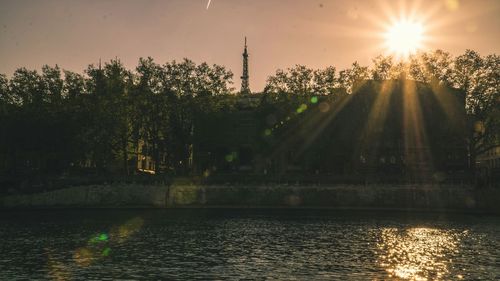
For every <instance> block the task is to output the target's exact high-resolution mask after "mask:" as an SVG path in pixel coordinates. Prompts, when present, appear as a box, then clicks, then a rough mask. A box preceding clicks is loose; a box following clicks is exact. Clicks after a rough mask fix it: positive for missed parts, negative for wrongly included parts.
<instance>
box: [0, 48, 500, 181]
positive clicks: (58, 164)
mask: <svg viewBox="0 0 500 281" xmlns="http://www.w3.org/2000/svg"><path fill="white" fill-rule="evenodd" d="M400 78H404V79H412V80H416V81H421V82H426V83H428V82H431V81H439V82H440V83H444V84H446V85H448V86H450V87H453V88H457V89H460V90H461V91H463V93H465V94H466V105H465V106H466V110H467V113H468V116H469V120H471V121H470V124H471V125H470V130H469V134H468V136H467V142H468V146H469V154H470V156H471V165H472V166H473V163H475V157H476V156H477V155H478V154H481V153H483V152H485V151H487V150H488V149H490V148H492V147H494V146H497V145H498V143H499V142H498V135H499V131H500V117H499V116H500V115H499V111H500V98H499V97H500V93H499V92H500V82H499V81H500V57H499V56H498V55H496V54H492V55H487V56H481V55H480V54H478V53H477V52H475V51H471V50H467V51H466V52H465V53H464V54H462V55H460V56H457V57H453V56H452V55H450V54H449V53H447V52H445V51H441V50H437V51H434V52H428V53H420V54H418V55H414V56H411V57H410V58H408V59H407V60H404V61H401V60H397V59H395V58H393V57H391V56H378V57H376V58H374V59H373V64H372V66H371V67H368V66H362V65H360V64H359V63H357V62H354V63H353V64H352V66H351V67H350V68H348V69H344V70H341V71H338V72H337V69H336V68H335V67H333V66H331V67H327V68H325V69H310V68H308V67H305V66H303V65H296V66H294V67H291V68H288V69H286V70H277V71H276V73H275V74H273V75H271V76H269V78H268V79H267V83H266V86H265V89H264V91H263V93H262V95H261V99H262V100H265V101H266V102H268V103H269V102H270V103H276V104H278V103H279V104H281V105H283V107H285V108H287V109H286V110H290V111H291V110H295V108H294V106H287V103H288V104H289V103H290V102H291V100H292V99H293V98H299V99H300V97H309V96H313V95H325V96H329V97H330V98H331V99H335V96H336V95H342V94H351V93H352V92H353V89H354V85H356V83H358V82H360V81H363V80H366V79H374V80H387V79H400ZM237 97H238V95H237V94H236V93H235V89H234V88H233V73H232V72H231V71H230V70H228V69H226V68H225V67H223V66H220V65H208V64H206V63H201V64H196V63H194V62H193V61H190V60H188V59H184V60H183V61H181V62H177V61H171V62H167V63H165V64H159V63H157V62H155V61H154V60H153V59H152V58H150V57H148V58H141V59H139V63H138V65H137V67H136V68H135V69H134V70H129V69H126V68H125V67H124V65H123V64H122V63H121V61H120V60H118V59H115V60H111V61H109V62H105V63H104V64H103V65H101V64H100V63H99V64H98V65H94V64H91V65H89V66H88V68H87V69H86V70H85V71H84V72H83V73H82V74H80V73H75V72H71V71H67V70H62V69H61V68H60V67H59V66H57V65H56V66H53V67H52V66H47V65H45V66H43V67H42V69H41V71H37V70H29V69H26V68H19V69H17V70H16V71H15V72H14V73H13V75H12V76H11V77H10V78H8V77H7V76H6V75H4V74H1V75H0V132H1V133H0V173H1V174H0V176H1V177H3V178H15V177H23V176H30V177H33V176H46V175H52V176H61V175H65V174H71V173H76V172H82V171H84V172H85V173H90V172H91V173H96V174H109V173H112V174H116V175H130V174H134V173H135V172H136V167H137V166H136V162H137V154H138V152H139V151H144V150H145V151H147V153H148V155H151V157H152V158H153V160H154V161H155V162H156V163H160V162H161V163H163V166H162V167H163V168H160V167H159V166H158V167H156V169H157V172H165V173H174V174H188V173H189V172H190V170H189V159H190V153H191V145H192V143H193V131H194V130H195V128H194V124H195V119H196V118H197V116H198V115H199V114H205V113H210V112H223V111H231V110H235V109H236V108H237Z"/></svg>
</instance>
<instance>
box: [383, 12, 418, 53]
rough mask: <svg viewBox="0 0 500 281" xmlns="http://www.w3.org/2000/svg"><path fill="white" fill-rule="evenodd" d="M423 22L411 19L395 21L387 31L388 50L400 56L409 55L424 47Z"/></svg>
mask: <svg viewBox="0 0 500 281" xmlns="http://www.w3.org/2000/svg"><path fill="white" fill-rule="evenodd" d="M423 39H424V27H423V24H422V23H420V22H417V21H412V20H409V19H402V20H399V21H397V22H395V23H393V24H392V25H391V26H390V27H389V28H388V30H387V31H386V33H385V42H386V45H387V48H388V50H389V51H390V52H391V53H393V54H395V55H396V56H399V57H405V58H406V57H408V56H409V55H411V54H415V53H416V52H417V51H418V50H420V49H422V47H423Z"/></svg>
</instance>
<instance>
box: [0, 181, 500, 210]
mask: <svg viewBox="0 0 500 281" xmlns="http://www.w3.org/2000/svg"><path fill="white" fill-rule="evenodd" d="M499 200H500V190H499V189H479V190H478V189H474V188H472V187H468V186H387V185H385V186H373V185H370V186H349V185H339V186H229V185H227V186H224V185H221V186H198V185H193V184H189V183H181V184H173V185H171V186H149V185H133V184H130V185H102V186H81V187H70V188H67V189H61V190H55V191H50V192H45V193H38V194H31V195H16V196H8V197H5V198H3V200H2V201H1V202H2V206H3V207H7V208H16V207H153V208H164V207H167V208H182V207H284V208H287V207H297V208H301V207H306V208H370V209H371V208H375V209H377V208H382V209H419V210H464V211H467V210H470V211H475V210H477V211H489V212H497V213H500V207H499V205H500V204H498V201H499Z"/></svg>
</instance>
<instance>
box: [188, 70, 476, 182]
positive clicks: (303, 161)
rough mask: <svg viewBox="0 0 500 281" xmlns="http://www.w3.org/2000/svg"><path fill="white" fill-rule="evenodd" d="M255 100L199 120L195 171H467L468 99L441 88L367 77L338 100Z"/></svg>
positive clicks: (411, 175) (433, 175) (441, 176)
mask: <svg viewBox="0 0 500 281" xmlns="http://www.w3.org/2000/svg"><path fill="white" fill-rule="evenodd" d="M252 97H253V99H257V100H260V102H259V103H256V104H254V105H251V106H246V107H245V106H242V107H240V108H239V109H238V110H235V111H234V112H229V113H220V114H213V115H209V116H203V118H201V120H199V122H198V124H197V126H196V127H197V128H198V129H197V130H195V132H194V133H195V143H194V146H193V147H194V158H193V163H194V165H195V167H196V168H195V171H196V172H197V173H206V174H207V173H208V174H217V173H218V174H224V173H240V174H243V173H245V174H255V175H270V174H275V175H287V174H289V175H293V174H300V175H325V176H345V175H352V176H356V177H359V178H373V177H375V178H382V179H388V178H401V177H403V178H405V179H413V180H422V179H429V180H431V179H434V180H438V181H440V180H446V179H447V178H448V177H449V176H450V174H454V173H461V172H462V173H463V172H464V170H465V169H466V166H467V150H466V144H465V133H466V131H465V129H466V127H465V109H464V108H465V106H464V103H465V96H464V95H463V94H462V93H460V92H458V91H456V90H454V89H451V88H448V87H446V86H444V85H440V84H439V83H433V84H424V83H420V82H416V81H412V80H405V79H401V80H387V81H373V80H368V81H363V82H362V83H360V84H359V85H357V86H356V87H355V90H354V91H353V93H352V94H351V95H344V96H343V97H342V98H341V99H336V100H331V99H330V97H329V96H314V97H296V99H297V100H296V101H290V102H289V103H288V104H272V103H270V104H268V103H266V101H265V100H266V96H265V95H264V94H253V95H252ZM241 99H242V100H243V101H245V99H246V97H245V95H242V98H241ZM300 99H302V100H300ZM242 104H244V105H245V104H248V103H247V102H242ZM291 104H295V106H296V107H295V108H296V110H295V108H293V110H290V109H289V108H288V109H286V107H289V106H290V105H291Z"/></svg>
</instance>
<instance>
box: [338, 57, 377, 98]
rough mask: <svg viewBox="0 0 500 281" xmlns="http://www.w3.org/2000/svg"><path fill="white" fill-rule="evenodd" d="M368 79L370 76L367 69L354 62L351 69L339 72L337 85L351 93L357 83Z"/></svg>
mask: <svg viewBox="0 0 500 281" xmlns="http://www.w3.org/2000/svg"><path fill="white" fill-rule="evenodd" d="M369 77H370V74H369V71H368V67H366V66H361V65H360V64H359V63H358V62H357V61H355V62H354V63H353V64H352V67H351V68H348V69H345V70H342V71H340V73H339V84H340V86H341V87H342V88H344V89H345V90H346V92H347V93H352V92H353V88H354V86H355V85H356V84H357V83H360V82H362V81H363V80H366V79H368V78H369Z"/></svg>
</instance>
